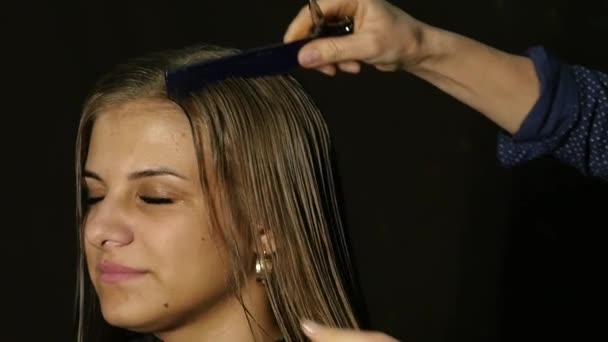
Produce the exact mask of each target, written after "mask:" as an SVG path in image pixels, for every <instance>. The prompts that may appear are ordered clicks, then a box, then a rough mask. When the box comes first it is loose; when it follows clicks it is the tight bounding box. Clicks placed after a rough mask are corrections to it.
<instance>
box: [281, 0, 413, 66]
mask: <svg viewBox="0 0 608 342" xmlns="http://www.w3.org/2000/svg"><path fill="white" fill-rule="evenodd" d="M319 6H320V7H321V10H322V11H323V14H324V16H325V17H329V18H331V17H342V16H350V17H353V19H354V23H355V30H354V34H352V35H349V36H344V37H336V38H324V39H318V40H315V41H313V42H311V43H309V44H307V45H306V46H304V47H303V48H302V50H301V51H300V54H299V56H298V58H299V62H300V64H301V65H302V66H304V67H309V68H317V69H318V70H320V71H322V72H323V73H325V74H328V75H334V74H335V73H336V67H338V68H340V70H342V71H345V72H350V73H358V72H359V70H360V68H361V66H360V64H359V62H363V63H367V64H370V65H373V66H375V67H376V68H378V69H379V70H382V71H395V70H399V69H406V70H407V68H408V67H409V66H410V65H414V64H417V63H418V61H419V60H420V59H421V58H424V53H423V52H422V49H421V40H422V37H421V35H422V34H423V29H422V28H423V27H424V26H425V24H423V23H422V22H419V21H417V20H416V19H414V18H412V17H411V16H409V15H408V14H406V13H405V12H403V11H402V10H400V9H399V8H397V7H395V6H393V5H391V4H390V3H388V2H385V1H382V0H320V1H319ZM312 27H313V23H312V19H311V15H310V11H309V8H308V6H304V8H302V10H301V11H300V13H299V14H298V15H297V16H296V17H295V19H294V20H293V21H292V22H291V25H290V26H289V27H288V29H287V32H286V33H285V37H284V41H285V42H290V41H294V40H298V39H303V38H306V37H308V36H309V32H310V30H311V28H312Z"/></svg>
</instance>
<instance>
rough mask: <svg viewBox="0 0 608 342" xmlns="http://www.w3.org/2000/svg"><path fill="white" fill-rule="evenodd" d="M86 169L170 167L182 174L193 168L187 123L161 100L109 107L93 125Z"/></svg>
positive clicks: (173, 105) (193, 162) (193, 155)
mask: <svg viewBox="0 0 608 342" xmlns="http://www.w3.org/2000/svg"><path fill="white" fill-rule="evenodd" d="M86 166H87V168H98V169H121V170H123V171H125V170H127V171H128V170H130V169H133V168H143V167H158V166H171V167H179V168H182V169H184V170H182V171H183V172H185V171H186V170H185V169H191V168H192V167H193V166H194V167H195V166H196V155H195V149H194V144H193V141H192V132H191V128H190V124H189V122H188V119H187V118H186V116H185V114H184V113H183V112H182V111H181V109H180V108H179V107H178V106H177V105H175V104H174V103H172V102H169V101H166V100H160V99H140V100H135V101H130V102H127V103H124V104H121V105H118V106H114V107H109V108H108V109H106V110H104V111H103V112H101V113H99V115H98V117H97V119H96V120H95V123H94V124H93V129H92V132H91V140H90V143H89V151H88V155H87V161H86ZM98 171H100V172H102V171H104V170H98ZM105 171H108V170H105ZM131 171H132V170H131Z"/></svg>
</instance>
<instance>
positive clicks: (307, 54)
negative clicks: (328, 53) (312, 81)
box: [301, 50, 320, 66]
mask: <svg viewBox="0 0 608 342" xmlns="http://www.w3.org/2000/svg"><path fill="white" fill-rule="evenodd" d="M319 59H320V54H319V51H317V50H310V51H304V52H303V53H302V59H301V61H302V65H304V66H312V65H314V64H315V63H317V62H318V61H319Z"/></svg>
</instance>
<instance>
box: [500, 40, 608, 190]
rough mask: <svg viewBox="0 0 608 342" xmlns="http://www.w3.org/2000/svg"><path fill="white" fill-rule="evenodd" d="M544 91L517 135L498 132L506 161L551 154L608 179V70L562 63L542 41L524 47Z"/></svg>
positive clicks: (511, 162)
mask: <svg viewBox="0 0 608 342" xmlns="http://www.w3.org/2000/svg"><path fill="white" fill-rule="evenodd" d="M526 55H527V56H529V57H530V58H531V59H532V61H533V62H534V66H535V68H536V72H537V75H538V77H539V80H540V84H541V95H540V98H539V99H538V101H537V102H536V104H535V105H534V107H533V108H532V110H531V112H530V113H529V114H528V116H527V117H526V119H525V120H524V122H523V123H522V126H521V127H520V129H519V131H517V132H516V133H515V134H514V135H508V134H506V133H504V132H503V133H500V134H499V136H498V159H499V161H500V162H501V164H502V165H504V166H506V167H511V166H515V165H518V164H521V163H524V162H527V161H530V160H533V159H536V158H539V157H543V156H552V157H554V158H556V159H558V160H560V161H561V162H563V163H566V164H569V165H571V166H573V167H575V168H576V169H578V170H579V171H580V172H581V173H582V174H584V175H586V176H590V177H598V178H601V179H603V180H608V100H607V97H608V75H606V74H604V73H601V72H599V71H596V70H593V69H589V68H586V67H583V66H578V65H568V64H566V63H562V62H561V61H560V60H559V59H558V58H557V57H556V56H554V55H553V54H551V53H550V52H548V51H547V50H545V49H544V48H542V47H533V48H531V49H529V50H527V51H526Z"/></svg>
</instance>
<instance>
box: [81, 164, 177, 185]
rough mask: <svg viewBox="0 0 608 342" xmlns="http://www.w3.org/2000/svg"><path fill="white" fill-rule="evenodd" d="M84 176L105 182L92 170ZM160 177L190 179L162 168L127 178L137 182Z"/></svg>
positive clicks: (132, 173) (131, 174) (84, 173)
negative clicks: (142, 179) (137, 180)
mask: <svg viewBox="0 0 608 342" xmlns="http://www.w3.org/2000/svg"><path fill="white" fill-rule="evenodd" d="M83 176H84V177H85V178H92V179H96V180H98V181H100V182H103V178H101V177H100V176H99V175H98V174H96V173H95V172H93V171H90V170H84V172H83ZM158 176H173V177H177V178H180V179H184V180H188V178H186V177H184V176H182V175H181V174H179V173H177V172H175V171H173V170H171V169H169V168H166V167H160V168H155V169H145V170H140V171H135V172H131V173H130V174H129V176H128V177H127V178H128V179H129V180H136V179H141V178H146V177H158Z"/></svg>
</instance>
